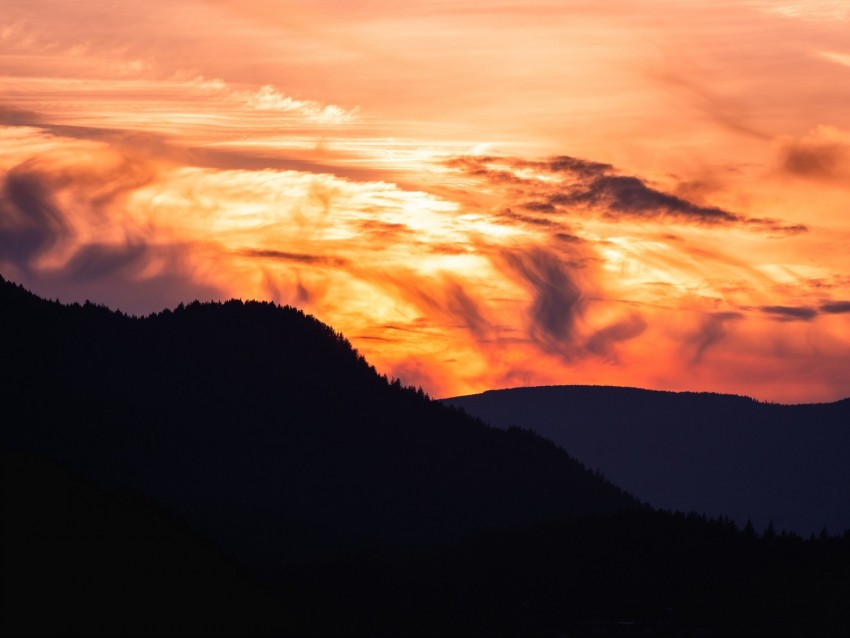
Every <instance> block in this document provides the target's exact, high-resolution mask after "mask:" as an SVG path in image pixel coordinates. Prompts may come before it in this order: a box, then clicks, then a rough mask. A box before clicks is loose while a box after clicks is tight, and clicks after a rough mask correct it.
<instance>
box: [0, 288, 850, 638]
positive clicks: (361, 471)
mask: <svg viewBox="0 0 850 638" xmlns="http://www.w3.org/2000/svg"><path fill="white" fill-rule="evenodd" d="M0 409H2V414H0V417H2V418H0V447H3V448H4V449H2V450H0V451H2V463H3V466H2V467H3V475H2V477H3V485H2V487H3V489H2V503H0V505H2V511H0V523H2V524H0V530H2V541H3V570H2V574H0V575H1V576H2V579H3V588H4V589H3V594H4V595H3V599H2V605H3V609H2V613H0V633H9V634H13V635H17V634H20V633H30V634H38V635H44V634H47V635H55V634H63V635H66V634H67V635H91V634H101V635H107V634H108V635H119V634H122V635H139V634H144V635H149V634H157V633H160V634H166V635H171V634H175V633H184V634H201V635H207V634H210V633H224V634H228V633H238V634H271V635H279V634H281V633H283V634H293V635H308V634H309V635H389V636H398V635H428V636H430V635H440V634H446V635H458V634H462V635H467V634H468V635H585V634H590V633H594V634H600V635H622V634H623V633H625V632H628V633H646V634H648V635H704V634H705V633H706V632H709V633H712V634H724V633H725V634H729V635H740V634H758V633H762V634H783V633H784V634H804V633H806V634H811V633H815V634H830V635H845V634H846V633H847V628H848V627H850V617H848V612H847V606H846V600H847V599H848V597H850V560H848V557H850V552H849V551H848V547H850V535H847V536H846V537H845V538H843V539H840V538H830V537H827V536H823V537H821V538H818V539H815V540H811V541H803V540H802V539H800V538H797V537H793V536H789V535H784V534H780V535H776V534H765V535H764V537H763V538H758V537H757V535H756V534H755V533H754V532H753V531H752V529H747V530H744V531H743V532H741V531H739V530H737V529H736V527H735V525H734V524H732V523H731V522H729V521H726V520H718V521H708V520H705V519H704V518H701V517H697V516H687V517H686V516H681V515H673V514H667V513H662V512H657V511H653V510H651V509H650V508H648V507H642V506H639V505H638V504H637V503H636V501H635V500H634V499H633V498H631V497H630V496H628V495H626V494H625V493H623V492H622V491H620V490H619V489H617V488H615V487H613V486H612V485H610V484H608V483H606V482H605V481H603V480H601V479H600V478H599V477H598V476H596V475H594V474H592V473H590V472H588V471H586V470H585V469H584V468H583V467H582V466H581V465H580V464H578V463H577V462H576V461H574V460H573V459H572V458H570V457H569V456H568V455H567V454H566V453H565V452H564V451H563V450H561V449H559V448H558V447H557V446H555V445H554V444H553V443H551V442H548V441H546V440H544V439H542V438H540V437H539V436H537V435H534V434H532V433H529V432H527V431H522V430H517V429H513V430H507V431H500V430H496V429H492V428H490V427H487V426H485V425H484V424H483V423H482V422H480V421H478V420H476V419H474V418H471V417H469V416H467V415H465V414H463V413H461V412H460V411H459V410H456V409H453V408H450V407H447V406H445V405H442V404H440V403H438V402H432V401H430V400H429V399H427V397H425V396H424V395H422V394H421V393H419V392H416V391H414V390H412V389H406V388H403V387H401V386H400V384H398V383H389V382H388V381H387V380H386V379H385V378H383V377H381V376H379V375H378V374H377V373H376V372H375V371H374V370H373V369H372V368H371V367H370V366H369V365H368V364H367V363H366V362H365V361H364V360H363V359H362V358H361V357H359V356H358V355H357V353H356V352H354V351H353V350H352V349H351V348H350V346H349V345H348V343H347V342H346V341H345V340H344V339H343V338H342V337H341V336H340V335H338V334H336V333H335V332H334V331H333V330H332V329H330V328H329V327H327V326H325V325H324V324H321V323H320V322H318V321H316V320H315V319H313V318H310V317H305V316H304V315H303V314H302V313H300V312H299V311H297V310H294V309H292V308H279V307H277V306H274V305H271V304H260V303H252V302H249V303H242V302H238V301H232V302H227V303H225V304H198V303H193V304H190V305H189V306H186V307H182V306H181V307H179V308H178V309H176V310H175V311H173V312H172V311H166V312H163V313H160V314H158V315H154V316H151V317H147V318H144V319H139V318H131V317H126V316H123V315H121V314H119V313H115V312H112V311H109V310H107V309H105V308H101V307H97V306H93V305H91V304H87V305H85V306H78V305H73V306H63V305H60V304H58V303H52V302H49V301H45V300H42V299H39V298H37V297H35V296H34V295H31V294H30V293H28V292H26V291H25V290H23V289H21V288H20V287H17V286H14V285H12V284H9V283H7V282H3V281H0ZM234 558H235V559H236V560H235V561H234V560H233V559H234ZM239 563H241V565H240V564H239ZM246 567H247V568H248V569H245V568H246ZM249 576H252V577H249ZM258 583H262V584H261V585H260V584H258Z"/></svg>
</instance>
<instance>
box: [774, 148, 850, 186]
mask: <svg viewBox="0 0 850 638" xmlns="http://www.w3.org/2000/svg"><path fill="white" fill-rule="evenodd" d="M848 166H850V147H848V145H847V144H842V143H839V142H837V141H830V140H818V139H807V140H797V141H794V142H792V143H790V144H788V145H786V146H785V148H784V149H783V151H782V159H781V167H782V169H783V170H784V171H785V172H787V173H791V174H793V175H798V176H800V177H806V178H810V179H821V180H836V179H842V178H846V177H847V171H848Z"/></svg>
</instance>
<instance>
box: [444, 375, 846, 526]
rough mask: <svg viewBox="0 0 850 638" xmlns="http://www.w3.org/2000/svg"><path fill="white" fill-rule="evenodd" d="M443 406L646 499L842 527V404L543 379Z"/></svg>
mask: <svg viewBox="0 0 850 638" xmlns="http://www.w3.org/2000/svg"><path fill="white" fill-rule="evenodd" d="M445 402H446V403H447V404H450V405H455V406H459V407H462V408H464V409H465V410H466V411H467V412H469V413H470V414H473V415H475V416H478V417H480V418H481V419H483V420H484V421H486V422H488V423H491V424H492V425H494V426H497V427H502V428H506V427H509V426H521V427H525V428H529V429H532V430H533V431H535V432H537V433H538V434H540V435H541V436H543V437H545V438H547V439H550V440H552V441H554V442H555V443H557V444H558V445H559V446H561V447H562V448H563V449H564V450H566V451H567V452H569V454H570V455H572V456H573V457H575V458H576V459H578V460H579V461H581V462H582V463H584V464H585V465H586V466H587V467H589V468H593V469H598V470H599V471H601V472H602V473H603V474H604V475H605V476H606V477H607V478H608V479H610V480H611V481H612V482H614V483H615V484H616V485H619V486H621V487H622V488H624V489H626V490H628V491H629V492H630V493H632V494H634V495H635V496H637V497H638V498H640V499H641V500H644V501H647V502H648V503H649V504H650V505H652V506H654V507H659V508H664V509H671V510H679V511H684V512H688V511H696V512H700V513H702V512H705V513H707V514H708V515H710V516H728V517H731V518H732V519H733V520H735V521H736V522H737V523H738V524H739V525H742V526H743V525H744V524H745V523H746V522H747V520H752V522H753V524H754V525H755V526H756V528H757V529H764V528H765V527H766V526H767V525H768V523H770V522H771V521H772V522H773V523H774V525H775V527H776V528H777V529H787V530H789V531H794V532H796V533H798V534H803V535H809V534H811V533H815V534H817V533H819V532H820V530H821V529H822V528H823V527H826V528H827V529H828V530H829V531H831V532H833V533H842V532H843V531H844V530H847V529H850V496H848V495H850V464H848V463H847V457H848V454H850V400H844V401H839V402H837V403H829V404H817V405H777V404H768V403H759V402H757V401H754V400H752V399H748V398H746V397H740V396H730V395H720V394H709V393H693V392H678V393H675V392H657V391H650V390H638V389H634V388H613V387H596V386H553V387H538V388H516V389H512V390H499V391H490V392H485V393H483V394H478V395H471V396H465V397H456V398H452V399H447V400H446V401H445Z"/></svg>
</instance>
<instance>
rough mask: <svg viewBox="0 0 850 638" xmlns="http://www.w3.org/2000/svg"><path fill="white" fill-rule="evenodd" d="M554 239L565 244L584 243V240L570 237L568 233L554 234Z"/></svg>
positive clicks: (576, 236)
mask: <svg viewBox="0 0 850 638" xmlns="http://www.w3.org/2000/svg"><path fill="white" fill-rule="evenodd" d="M553 237H554V238H555V239H557V240H558V241H562V242H565V243H567V244H581V243H584V239H582V238H581V237H579V236H578V235H571V234H570V233H555V234H554V235H553Z"/></svg>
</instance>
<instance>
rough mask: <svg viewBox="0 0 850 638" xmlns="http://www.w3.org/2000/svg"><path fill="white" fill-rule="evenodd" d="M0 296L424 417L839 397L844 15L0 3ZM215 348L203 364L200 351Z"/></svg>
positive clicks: (601, 8) (596, 5) (572, 5)
mask: <svg viewBox="0 0 850 638" xmlns="http://www.w3.org/2000/svg"><path fill="white" fill-rule="evenodd" d="M0 144H2V152H0V180H2V181H0V189H2V190H0V273H2V275H3V276H4V277H5V278H6V279H11V280H13V281H16V282H19V283H22V284H24V285H25V286H26V287H28V288H30V289H31V290H33V291H34V292H36V293H37V294H40V295H42V296H47V297H50V298H59V299H60V300H62V301H84V300H86V299H90V300H92V301H94V302H97V303H102V304H106V305H108V306H110V307H113V308H120V309H121V310H124V311H125V312H129V313H132V314H146V313H149V312H153V311H159V310H161V309H163V308H165V307H172V306H174V305H176V304H177V303H179V302H181V301H183V302H188V301H191V300H193V299H196V298H197V299H200V300H212V299H226V298H230V297H241V298H243V299H266V300H273V301H276V302H278V303H281V304H291V305H296V306H298V307H300V308H303V309H304V310H305V311H306V312H309V313H311V314H314V315H315V316H316V317H318V318H319V319H321V320H322V321H325V322H327V323H329V324H331V325H332V326H333V327H334V328H335V329H337V330H340V331H342V332H343V333H344V334H345V335H346V337H348V338H349V339H350V340H351V342H352V343H353V345H354V346H355V347H356V348H357V349H358V350H359V351H360V352H362V353H363V354H364V355H365V356H366V357H367V358H368V359H369V361H370V362H371V363H373V364H374V365H375V366H376V367H377V368H378V370H379V371H380V372H382V373H385V374H387V375H388V376H390V377H400V378H401V379H402V381H403V382H405V383H407V384H413V385H421V386H423V387H424V389H425V390H426V391H428V392H429V393H430V394H431V395H432V396H435V397H443V396H451V395H457V394H467V393H471V392H479V391H483V390H485V389H489V388H503V387H514V386H521V385H543V384H567V383H580V384H611V385H629V386H639V387H646V388H655V389H669V390H699V391H703V390H708V391H718V392H733V393H738V394H747V395H750V396H754V397H756V398H759V399H763V400H770V401H780V402H784V403H788V402H801V401H807V402H808V401H826V400H835V399H839V398H843V397H846V396H850V4H848V2H846V0H837V1H834V0H805V1H797V2H791V1H783V0H714V1H712V2H702V1H697V0H628V1H627V0H606V1H604V2H603V1H598V0H597V1H589V0H588V1H584V0H562V1H559V2H554V1H553V2H533V1H531V2H528V1H527V2H509V1H506V2H487V1H484V0H478V1H472V0H452V1H451V2H449V1H444V0H434V1H431V2H424V1H410V0H408V1H404V2H382V1H377V0H376V1H371V2H369V1H361V2H356V1H341V0H313V1H310V2H306V1H305V2H294V1H285V0H265V1H262V0H206V1H204V0H169V1H167V2H166V1H162V2H159V1H148V2H141V1H139V0H132V1H130V0H108V1H102V2H101V1H99V0H98V1H89V0H80V1H77V2H68V1H64V0H53V1H42V0H23V1H19V0H0ZM210 347H215V344H210Z"/></svg>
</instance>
